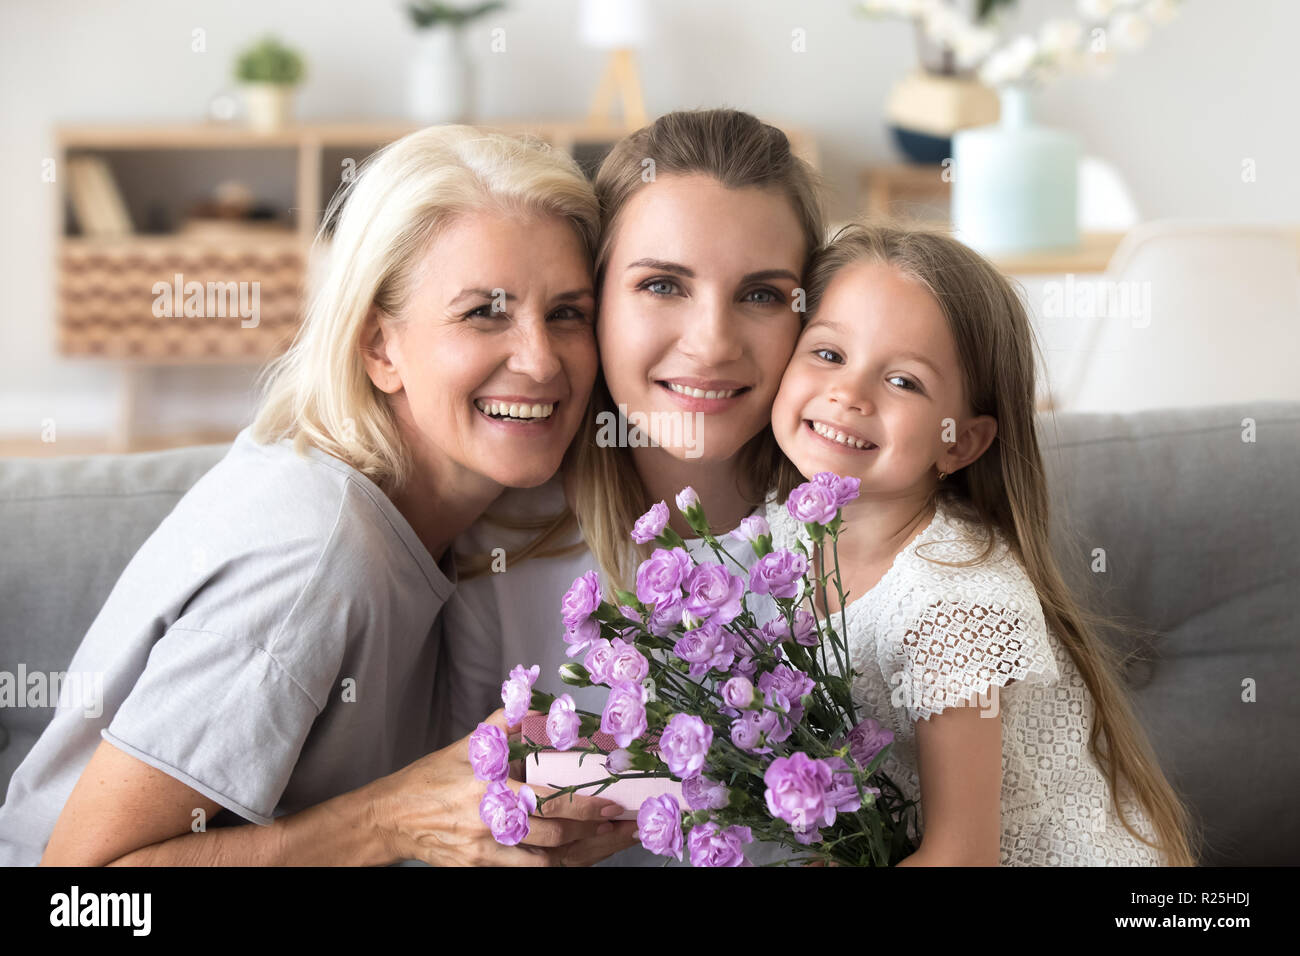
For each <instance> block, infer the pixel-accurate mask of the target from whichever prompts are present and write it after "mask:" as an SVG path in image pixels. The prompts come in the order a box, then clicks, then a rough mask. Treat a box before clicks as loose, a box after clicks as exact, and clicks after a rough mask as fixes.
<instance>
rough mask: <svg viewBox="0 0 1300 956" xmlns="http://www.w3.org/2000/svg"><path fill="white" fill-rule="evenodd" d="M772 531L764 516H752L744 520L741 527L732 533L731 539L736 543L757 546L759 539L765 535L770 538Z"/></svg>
mask: <svg viewBox="0 0 1300 956" xmlns="http://www.w3.org/2000/svg"><path fill="white" fill-rule="evenodd" d="M771 534H772V529H771V528H770V527H768V524H767V519H766V518H764V517H763V516H762V515H750V516H749V517H748V518H745V519H743V520H742V521H741V522H740V525H739V526H738V527H737V528H736V529H735V530H734V531H732V532H731V534H730V535H729V537H731V538H734V539H735V540H736V541H748V542H749V543H750V544H757V543H758V539H759V538H761V537H762V536H763V535H768V536H770V535H771Z"/></svg>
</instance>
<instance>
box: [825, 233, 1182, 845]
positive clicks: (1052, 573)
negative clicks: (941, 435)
mask: <svg viewBox="0 0 1300 956" xmlns="http://www.w3.org/2000/svg"><path fill="white" fill-rule="evenodd" d="M862 261H867V262H874V263H879V264H882V265H888V266H892V267H893V268H895V269H897V270H898V271H899V272H900V273H902V274H903V275H904V276H906V277H908V278H910V279H912V280H914V281H916V282H919V283H920V284H921V285H923V286H924V287H925V288H926V289H927V290H928V291H929V292H930V294H931V295H933V296H934V298H935V300H936V301H937V302H938V303H939V306H940V308H941V309H942V310H943V313H944V316H945V318H946V319H947V322H948V328H949V330H950V331H951V333H952V336H953V341H954V342H955V343H956V346H957V354H958V356H959V357H960V361H961V367H962V377H963V381H964V383H965V388H966V397H967V400H968V401H969V404H970V407H971V409H972V411H973V412H974V414H976V415H991V416H993V417H994V418H995V419H997V423H998V428H997V436H996V437H995V438H994V440H993V443H992V445H990V447H989V449H988V450H987V451H986V452H985V453H984V454H983V455H981V456H980V457H979V458H978V459H977V460H976V461H974V462H972V463H971V464H970V465H968V466H967V467H965V468H963V469H962V470H961V471H958V472H957V473H955V474H953V475H951V476H949V477H948V479H947V480H946V481H944V482H943V483H942V484H940V485H939V486H938V488H937V489H936V492H935V498H936V501H942V502H943V503H944V505H945V506H946V507H948V508H949V509H951V510H952V511H955V512H956V513H958V514H959V515H962V516H964V517H965V518H967V520H970V521H973V522H975V523H977V524H978V525H980V526H981V527H982V528H983V529H984V532H985V534H986V535H987V542H986V547H985V550H984V553H983V554H982V555H981V556H979V557H978V558H977V559H976V561H979V560H982V559H983V558H985V557H987V556H988V555H989V554H990V553H991V552H992V550H993V548H994V546H995V543H996V541H995V537H994V531H995V530H996V531H998V532H1000V533H1001V534H1002V535H1003V537H1004V538H1005V540H1006V541H1007V542H1008V543H1009V545H1010V546H1011V547H1012V549H1013V550H1014V552H1015V554H1016V555H1017V557H1018V558H1019V559H1020V561H1021V563H1022V564H1023V565H1024V568H1025V571H1026V572H1027V573H1028V576H1029V579H1030V580H1031V581H1032V582H1033V584H1034V588H1035V589H1036V591H1037V592H1038V597H1039V600H1040V602H1041V604H1042V607H1043V614H1044V617H1045V619H1046V622H1047V625H1048V627H1049V628H1051V629H1052V631H1053V632H1054V633H1055V634H1056V635H1057V636H1058V637H1059V638H1060V640H1061V641H1062V643H1063V644H1064V646H1065V648H1066V650H1067V651H1068V652H1069V654H1070V657H1071V658H1072V659H1073V660H1074V663H1075V665H1076V666H1077V667H1078V669H1079V673H1080V675H1082V677H1083V680H1084V683H1085V684H1086V685H1087V687H1088V691H1089V693H1091V694H1092V698H1093V701H1094V702H1095V704H1096V716H1095V720H1094V722H1093V726H1092V732H1091V734H1090V737H1089V741H1088V746H1089V749H1090V750H1091V751H1092V753H1093V756H1094V757H1095V758H1096V759H1097V762H1098V765H1099V766H1100V767H1101V768H1102V770H1103V772H1104V773H1105V775H1106V779H1107V782H1108V783H1109V785H1110V790H1111V793H1112V794H1114V795H1116V805H1117V806H1118V805H1119V803H1120V799H1119V795H1120V794H1121V789H1120V787H1121V785H1123V786H1126V787H1127V788H1129V789H1130V790H1131V792H1132V794H1133V796H1134V797H1135V798H1136V800H1137V802H1138V803H1139V805H1140V806H1141V807H1142V808H1143V809H1144V810H1145V811H1146V813H1147V815H1148V817H1149V819H1150V820H1151V823H1152V825H1153V826H1154V828H1155V831H1156V835H1157V837H1158V839H1159V843H1160V846H1159V847H1157V849H1160V850H1162V851H1163V853H1164V854H1165V857H1166V860H1167V861H1168V862H1169V863H1170V864H1171V865H1175V866H1193V865H1195V862H1196V855H1195V852H1194V850H1193V847H1192V840H1193V838H1192V836H1191V832H1192V829H1193V827H1192V823H1191V817H1190V813H1189V811H1188V809H1187V807H1186V805H1185V804H1184V803H1183V801H1182V799H1181V798H1180V797H1179V796H1178V794H1177V793H1176V792H1175V791H1174V789H1173V787H1172V786H1171V785H1170V783H1169V781H1168V780H1167V779H1166V778H1165V776H1164V774H1163V772H1162V771H1161V770H1160V766H1159V762H1158V760H1157V759H1156V756H1155V754H1154V752H1153V751H1152V749H1151V746H1150V743H1149V741H1148V740H1147V737H1146V734H1145V733H1144V732H1143V730H1142V728H1141V725H1140V723H1139V722H1138V720H1137V717H1136V715H1135V714H1134V711H1133V708H1132V704H1131V702H1130V700H1129V698H1128V694H1127V692H1126V691H1125V689H1124V687H1123V685H1122V683H1121V681H1120V679H1119V677H1118V676H1117V675H1118V672H1119V669H1120V666H1121V661H1120V659H1119V657H1118V655H1117V654H1116V653H1115V652H1114V651H1113V650H1112V649H1111V648H1110V647H1109V646H1108V645H1107V644H1106V643H1105V642H1104V641H1102V640H1101V639H1100V638H1099V637H1098V633H1099V629H1100V627H1101V626H1102V624H1103V623H1104V622H1102V621H1101V620H1100V619H1099V618H1097V617H1095V616H1094V615H1091V614H1089V613H1087V612H1085V611H1084V610H1083V609H1082V608H1081V607H1080V606H1079V604H1078V602H1077V601H1076V600H1075V598H1074V597H1073V595H1072V594H1071V593H1070V591H1069V589H1068V588H1067V586H1066V584H1065V581H1064V579H1063V578H1062V576H1061V573H1060V570H1059V568H1058V567H1057V564H1056V561H1055V559H1054V557H1053V555H1052V551H1051V547H1050V538H1049V533H1050V524H1049V520H1048V492H1047V483H1046V479H1045V475H1044V470H1043V461H1042V456H1041V454H1040V451H1039V443H1038V435H1037V431H1036V427H1037V420H1036V416H1035V410H1034V399H1035V381H1034V380H1035V364H1034V358H1035V356H1034V347H1035V342H1034V337H1033V330H1032V329H1031V327H1030V325H1029V318H1028V315H1027V314H1026V312H1025V307H1024V304H1023V303H1022V302H1021V300H1020V298H1019V296H1018V295H1017V294H1016V290H1015V288H1014V287H1013V286H1012V284H1011V282H1010V281H1008V280H1007V278H1006V277H1005V276H1003V275H1002V274H1001V273H1000V272H998V270H997V269H996V268H995V267H994V266H993V265H992V264H990V263H989V262H988V261H986V260H985V259H984V258H982V257H981V256H979V255H978V254H976V253H975V252H973V251H972V250H971V249H969V248H967V247H966V246H964V245H962V244H961V243H960V242H958V241H957V240H955V239H953V238H951V237H949V236H946V235H943V234H940V233H936V232H925V231H918V230H911V229H906V228H901V227H895V226H889V225H879V226H865V225H862V224H852V225H849V226H846V227H845V228H844V229H842V230H840V232H839V233H837V234H836V236H835V238H834V239H833V240H832V241H831V242H830V243H829V244H828V245H827V246H826V247H825V248H824V249H822V250H821V251H820V252H819V253H818V255H817V256H816V258H815V260H814V262H813V264H812V267H811V269H810V272H809V277H808V313H809V316H811V315H812V314H813V313H814V312H815V311H816V309H817V307H818V305H819V304H820V302H821V299H822V296H823V295H824V294H825V292H826V287H827V286H828V285H829V284H830V282H831V279H832V278H834V276H835V274H836V273H837V272H839V271H840V270H841V269H843V268H844V267H845V266H847V265H850V264H853V263H856V262H862ZM1120 819H1121V821H1122V822H1123V824H1124V827H1125V829H1127V830H1128V831H1129V832H1130V833H1132V834H1133V835H1134V836H1135V837H1137V838H1138V839H1139V840H1142V842H1143V843H1146V844H1147V845H1148V846H1153V844H1152V843H1151V842H1150V841H1149V840H1147V839H1145V838H1144V837H1142V835H1141V834H1139V833H1138V832H1137V831H1136V830H1135V829H1134V828H1133V826H1132V825H1131V824H1130V823H1129V821H1128V820H1127V819H1124V817H1123V816H1122V811H1121V817H1120Z"/></svg>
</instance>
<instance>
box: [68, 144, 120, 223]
mask: <svg viewBox="0 0 1300 956" xmlns="http://www.w3.org/2000/svg"><path fill="white" fill-rule="evenodd" d="M68 199H69V201H70V202H71V204H72V213H73V215H74V216H75V217H76V220H77V225H78V227H80V229H81V232H82V233H83V234H84V235H87V236H93V237H114V236H129V235H131V234H132V233H133V232H134V231H135V230H134V228H133V227H132V225H131V215H130V213H129V212H128V211H127V208H126V201H125V200H124V199H123V198H122V193H121V191H120V190H119V189H118V188H117V183H116V182H115V181H114V180H113V173H112V171H111V170H110V169H109V168H108V163H107V162H105V161H104V160H103V159H102V158H100V157H98V156H74V157H72V158H71V159H69V160H68Z"/></svg>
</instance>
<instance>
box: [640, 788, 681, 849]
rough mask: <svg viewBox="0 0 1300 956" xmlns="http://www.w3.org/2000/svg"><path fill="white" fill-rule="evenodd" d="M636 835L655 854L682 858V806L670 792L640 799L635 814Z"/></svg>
mask: <svg viewBox="0 0 1300 956" xmlns="http://www.w3.org/2000/svg"><path fill="white" fill-rule="evenodd" d="M636 835H637V839H639V840H640V841H641V845H642V846H643V847H645V848H646V849H647V850H649V851H650V852H651V853H653V854H655V855H656V856H675V857H677V859H679V860H680V859H681V858H682V842H683V838H682V808H681V805H680V804H678V802H677V798H676V797H674V796H673V795H672V794H670V793H665V794H663V795H662V796H658V797H649V798H647V799H646V800H644V801H642V803H641V809H640V810H638V811H637V814H636Z"/></svg>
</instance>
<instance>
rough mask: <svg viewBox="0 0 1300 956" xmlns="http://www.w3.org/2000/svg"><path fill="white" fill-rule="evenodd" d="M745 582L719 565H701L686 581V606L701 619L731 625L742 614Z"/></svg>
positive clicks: (696, 567) (697, 566)
mask: <svg viewBox="0 0 1300 956" xmlns="http://www.w3.org/2000/svg"><path fill="white" fill-rule="evenodd" d="M744 594H745V582H744V581H743V580H741V579H740V578H738V577H736V576H735V575H734V574H732V573H731V572H730V571H728V570H727V569H726V568H724V567H723V566H722V565H720V564H699V565H696V566H695V569H694V570H693V571H691V573H690V576H689V577H688V578H687V579H686V601H685V602H684V607H685V608H686V610H688V611H690V612H691V613H692V614H694V615H695V616H696V617H698V618H700V619H701V620H713V621H717V622H718V623H719V624H730V623H731V622H732V621H734V620H735V619H736V618H737V617H739V616H740V612H741V609H742V608H741V603H740V602H741V598H742V597H744Z"/></svg>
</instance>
